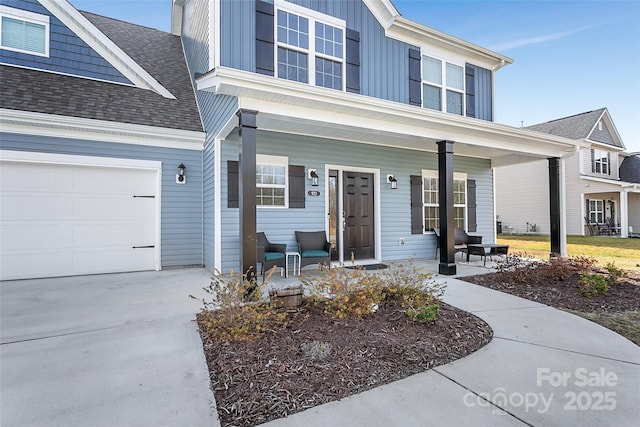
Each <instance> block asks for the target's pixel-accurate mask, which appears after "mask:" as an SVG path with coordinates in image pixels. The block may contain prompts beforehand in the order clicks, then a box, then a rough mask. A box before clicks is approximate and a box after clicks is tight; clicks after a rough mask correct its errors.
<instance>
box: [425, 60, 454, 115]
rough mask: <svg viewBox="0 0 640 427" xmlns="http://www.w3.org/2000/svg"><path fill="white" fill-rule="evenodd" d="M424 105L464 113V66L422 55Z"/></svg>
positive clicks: (434, 108) (432, 108)
mask: <svg viewBox="0 0 640 427" xmlns="http://www.w3.org/2000/svg"><path fill="white" fill-rule="evenodd" d="M443 76H444V79H443ZM422 80H423V85H422V99H423V101H422V102H423V105H422V106H423V107H424V108H429V109H431V110H438V111H446V112H448V113H453V114H459V115H462V114H463V112H464V68H463V67H461V66H460V65H456V64H451V63H449V62H443V61H441V60H439V59H436V58H432V57H430V56H423V57H422Z"/></svg>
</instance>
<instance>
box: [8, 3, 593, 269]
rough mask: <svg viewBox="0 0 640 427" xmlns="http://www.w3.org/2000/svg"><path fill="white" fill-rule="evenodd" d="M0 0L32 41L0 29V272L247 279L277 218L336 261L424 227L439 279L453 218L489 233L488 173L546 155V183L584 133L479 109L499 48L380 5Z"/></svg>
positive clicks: (407, 244) (424, 249)
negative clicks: (164, 16)
mask: <svg viewBox="0 0 640 427" xmlns="http://www.w3.org/2000/svg"><path fill="white" fill-rule="evenodd" d="M1 3H2V5H3V7H2V10H1V12H2V14H3V15H2V19H3V25H5V17H6V22H8V24H9V25H13V24H16V25H17V27H16V28H18V27H20V26H22V27H25V28H26V27H29V28H32V29H34V30H36V33H37V34H38V35H37V37H35V38H33V39H32V38H31V37H26V33H21V32H20V31H19V30H18V29H16V30H10V31H15V33H12V34H14V39H15V40H18V41H17V42H16V41H14V39H12V40H8V41H7V42H6V44H5V41H4V36H3V47H2V61H1V62H2V64H3V65H2V66H1V69H2V74H1V75H0V77H1V78H2V81H3V85H2V92H1V100H0V108H2V110H1V113H2V118H1V120H2V122H1V124H2V134H1V135H0V136H1V144H0V149H1V151H0V160H1V161H2V173H3V176H2V197H3V209H6V211H5V210H3V216H2V218H1V224H0V226H1V227H2V230H1V231H2V239H3V240H2V270H3V271H4V273H3V276H2V278H5V279H8V278H21V277H36V276H55V275H65V274H84V273H92V272H94V273H98V272H103V271H105V270H108V271H130V270H137V269H150V268H161V267H166V266H173V265H189V264H199V265H205V266H206V267H207V268H208V269H210V270H212V271H214V270H219V271H222V272H225V273H226V272H229V271H231V270H236V271H238V270H242V271H247V270H248V269H249V268H250V267H253V266H255V263H256V250H255V249H256V247H255V246H256V235H255V233H256V231H264V232H266V234H267V236H268V238H269V239H270V240H271V241H272V242H278V243H286V244H287V245H288V247H289V250H294V249H295V237H294V231H295V230H301V231H317V230H324V231H326V233H327V235H328V236H329V237H330V239H331V240H332V242H333V243H334V245H335V247H336V251H335V253H334V259H335V260H337V261H343V262H348V261H349V260H350V259H351V257H352V256H353V257H354V258H356V259H357V260H358V261H374V260H376V261H386V260H397V259H406V258H409V257H433V256H434V254H435V251H436V238H435V235H434V233H433V231H432V229H433V228H434V227H440V231H441V245H440V246H441V248H442V249H441V256H440V271H441V272H443V273H446V274H451V273H454V272H455V259H454V248H453V228H454V227H462V228H464V229H466V230H467V231H468V232H470V233H474V234H479V235H482V236H483V238H484V241H485V242H493V241H494V239H495V211H494V195H493V187H494V182H493V172H492V169H493V167H496V166H502V165H508V164H512V163H514V162H522V161H532V160H536V159H550V160H548V161H549V163H550V165H551V170H552V172H551V173H550V177H551V183H550V184H549V187H550V189H551V190H552V193H554V194H556V193H558V191H557V190H558V189H559V188H560V182H559V174H558V173H557V171H558V170H557V165H558V164H559V162H560V160H559V158H560V157H562V156H564V155H566V154H567V153H571V152H572V151H573V150H574V148H575V147H576V146H580V145H583V144H581V143H579V142H578V143H577V142H575V141H573V140H571V139H567V138H564V137H559V136H555V135H548V134H542V133H538V132H532V131H530V130H526V129H518V128H514V127H510V126H505V125H501V124H497V123H495V122H494V121H493V120H494V107H495V99H494V93H495V92H496V91H495V84H496V72H497V71H498V70H499V69H500V68H502V67H503V66H505V65H507V64H509V63H511V62H512V61H511V59H509V58H507V57H505V56H503V55H500V54H498V53H495V52H492V51H489V50H487V49H485V48H483V47H480V46H476V45H473V44H471V43H469V42H466V41H463V40H460V39H458V38H455V37H453V36H450V35H447V34H444V33H441V32H439V31H436V30H433V29H431V28H428V27H425V26H423V25H421V24H419V23H416V22H413V21H410V20H408V19H406V18H404V17H402V16H401V15H400V14H399V13H398V12H397V11H396V9H395V8H394V7H393V5H392V4H391V2H390V1H388V0H362V1H359V0H342V1H341V0H335V1H331V2H325V1H306V0H295V1H284V0H275V1H272V2H264V1H258V0H246V1H230V0H223V1H219V0H216V1H214V0H211V1H209V0H175V1H174V2H173V12H172V33H173V35H170V34H165V33H162V32H159V31H156V30H151V29H148V28H144V27H140V26H136V25H132V24H127V23H124V22H121V21H115V20H112V19H109V18H104V17H100V16H96V15H92V14H87V13H79V12H77V11H75V10H74V9H73V7H72V6H70V5H69V4H68V3H67V2H65V1H53V0H39V1H36V0H29V1H27V0H20V1H19V0H11V1H8V0H1ZM23 11H28V13H27V12H23ZM9 28H10V27H9ZM3 34H4V29H3ZM19 43H23V44H22V45H19ZM34 45H35V47H34ZM16 46H17V47H16ZM182 52H184V54H183V53H182ZM183 55H184V56H183ZM185 59H186V67H185ZM187 69H188V71H187ZM189 78H191V81H189ZM5 82H10V84H5ZM191 84H192V85H193V86H191ZM194 92H195V98H196V99H195V101H194ZM196 102H197V107H198V109H199V111H198V110H196ZM200 118H201V119H202V121H200ZM201 123H202V125H201ZM203 130H204V133H203V132H202V131H203ZM180 164H184V166H186V176H187V181H186V184H184V185H181V184H178V183H177V182H176V176H175V175H176V174H177V173H178V166H179V165H180ZM138 173H139V174H140V175H141V177H139V178H138V177H137V175H136V174H138ZM131 175H134V176H131ZM391 181H395V184H394V183H392V182H391ZM396 186H397V188H394V187H396ZM112 187H115V188H112ZM76 193H77V194H76ZM113 194H118V196H115V195H113ZM112 195H113V197H112ZM137 195H143V196H153V198H151V197H142V198H140V197H133V196H137ZM67 196H69V198H65V197H67ZM88 199H90V200H94V201H95V202H86V200H88ZM5 200H11V201H12V203H10V204H9V203H5ZM76 202H77V205H76ZM138 202H142V203H149V206H148V212H139V210H138V207H137V206H135V205H133V203H138ZM118 203H122V205H119V204H118ZM552 204H553V205H554V206H556V207H558V206H559V200H558V199H557V198H555V197H552ZM7 205H10V206H11V208H10V209H7V208H6V206H7ZM14 206H15V207H14ZM76 206H78V207H77V208H76ZM99 212H104V215H103V216H104V218H102V217H98V216H97V215H98V213H99ZM123 212H124V213H123ZM120 215H124V216H125V217H124V218H121V217H120ZM560 218H561V216H560V214H559V211H557V210H556V214H555V215H552V216H551V222H552V223H554V224H555V228H554V229H555V230H556V231H555V232H554V234H553V236H554V237H555V238H552V248H551V250H552V252H561V251H562V247H561V236H562V233H560V229H559V224H560ZM143 229H144V230H147V231H146V232H147V235H144V236H143V237H145V238H144V239H133V236H134V235H135V234H136V233H137V232H142V230H143ZM21 233H26V234H23V235H26V236H29V237H28V238H27V239H22V238H20V237H19V236H20V235H21ZM76 242H78V243H77V247H76ZM134 246H136V247H137V248H136V249H133V247H134ZM140 246H144V247H145V248H140ZM147 246H153V248H146V247H147ZM69 247H72V248H73V251H72V252H73V253H71V254H69V253H68V249H69ZM143 250H150V252H153V253H154V257H152V258H149V259H148V260H147V261H146V263H145V262H142V261H141V262H140V263H139V264H135V265H130V264H128V263H134V259H135V258H136V257H137V256H138V254H139V253H141V251H143ZM58 259H60V260H64V268H60V269H59V270H56V268H57V266H58V264H62V261H60V262H59V261H58ZM15 260H17V263H16V264H14V262H15ZM151 260H153V262H151ZM14 265H16V266H15V267H14ZM43 265H45V266H44V267H43Z"/></svg>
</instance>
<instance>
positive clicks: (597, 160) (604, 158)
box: [593, 148, 611, 175]
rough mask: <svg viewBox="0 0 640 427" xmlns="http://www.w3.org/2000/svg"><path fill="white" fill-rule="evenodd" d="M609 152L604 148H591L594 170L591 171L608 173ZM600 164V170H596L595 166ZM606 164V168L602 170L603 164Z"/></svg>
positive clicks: (601, 173)
mask: <svg viewBox="0 0 640 427" xmlns="http://www.w3.org/2000/svg"><path fill="white" fill-rule="evenodd" d="M609 156H610V154H609V152H608V151H606V150H601V149H599V148H594V149H593V163H594V169H595V171H594V172H593V173H595V174H598V175H609V170H610V169H611V165H610V164H609ZM598 165H600V172H598V170H597V166H598ZM605 165H606V167H607V170H606V171H605V170H604V166H605Z"/></svg>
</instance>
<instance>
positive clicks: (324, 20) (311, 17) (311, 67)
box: [273, 0, 347, 92]
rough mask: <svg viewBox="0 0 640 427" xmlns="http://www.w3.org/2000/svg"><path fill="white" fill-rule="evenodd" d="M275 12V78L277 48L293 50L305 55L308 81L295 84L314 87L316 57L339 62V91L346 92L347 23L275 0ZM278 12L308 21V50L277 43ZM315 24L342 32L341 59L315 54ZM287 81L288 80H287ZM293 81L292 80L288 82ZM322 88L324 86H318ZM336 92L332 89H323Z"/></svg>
mask: <svg viewBox="0 0 640 427" xmlns="http://www.w3.org/2000/svg"><path fill="white" fill-rule="evenodd" d="M274 6H275V11H274V20H275V22H274V26H273V27H274V32H275V33H274V40H275V49H274V52H273V55H274V64H275V77H278V48H279V47H282V48H285V49H289V50H293V51H295V52H300V53H305V54H306V55H307V61H309V62H308V64H307V74H308V79H307V80H308V81H307V83H304V82H297V83H301V84H309V85H313V86H316V61H315V59H316V57H318V58H322V59H328V60H331V61H334V62H339V63H340V64H341V65H340V70H341V73H342V76H341V77H342V88H341V89H340V90H341V91H343V92H344V91H346V90H347V78H346V56H347V23H346V21H344V20H342V19H339V18H336V17H334V16H330V15H325V14H324V13H320V12H316V11H315V10H312V9H307V8H306V7H303V6H298V5H296V4H292V3H289V2H285V1H284V0H275V1H274ZM278 10H282V11H283V12H287V13H292V14H294V15H298V16H300V17H303V18H306V19H307V20H308V21H309V48H308V49H305V48H302V47H298V46H292V45H290V44H287V43H282V42H279V41H278ZM316 22H320V23H321V24H325V25H330V26H332V27H337V28H340V29H341V30H342V58H337V57H335V56H331V55H327V54H324V53H319V52H316ZM287 80H288V79H287ZM290 81H293V80H290ZM318 87H324V86H318ZM325 89H331V90H336V89H332V88H325Z"/></svg>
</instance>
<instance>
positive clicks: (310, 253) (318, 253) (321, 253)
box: [300, 250, 329, 258]
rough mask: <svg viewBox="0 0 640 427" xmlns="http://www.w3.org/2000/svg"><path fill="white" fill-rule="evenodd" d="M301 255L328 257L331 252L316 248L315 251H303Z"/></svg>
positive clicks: (303, 256)
mask: <svg viewBox="0 0 640 427" xmlns="http://www.w3.org/2000/svg"><path fill="white" fill-rule="evenodd" d="M300 256H302V258H318V257H328V256H329V252H327V251H320V250H315V251H302V253H301V254H300Z"/></svg>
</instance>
